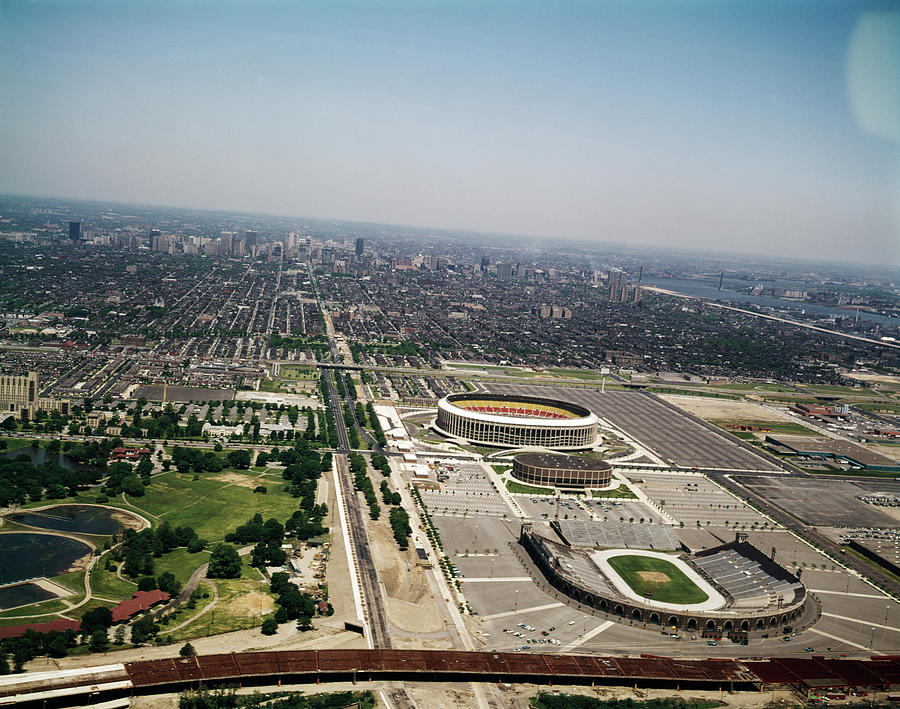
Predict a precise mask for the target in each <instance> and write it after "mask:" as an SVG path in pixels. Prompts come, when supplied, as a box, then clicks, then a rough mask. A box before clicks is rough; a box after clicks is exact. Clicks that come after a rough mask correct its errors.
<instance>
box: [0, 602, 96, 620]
mask: <svg viewBox="0 0 900 709" xmlns="http://www.w3.org/2000/svg"><path fill="white" fill-rule="evenodd" d="M71 598H74V599H75V601H76V602H77V601H78V596H72V597H71ZM68 607H69V606H68V605H66V604H65V603H63V602H62V601H61V600H59V599H58V598H52V599H50V600H49V601H44V602H43V603H35V604H33V605H30V606H24V607H21V608H12V609H10V610H7V611H3V612H2V613H0V625H4V626H5V625H18V624H19V623H42V622H44V621H48V622H49V621H51V620H56V618H55V617H53V616H49V617H47V618H23V617H22V616H25V615H40V614H41V613H62V612H63V611H64V610H65V609H66V608H68Z"/></svg>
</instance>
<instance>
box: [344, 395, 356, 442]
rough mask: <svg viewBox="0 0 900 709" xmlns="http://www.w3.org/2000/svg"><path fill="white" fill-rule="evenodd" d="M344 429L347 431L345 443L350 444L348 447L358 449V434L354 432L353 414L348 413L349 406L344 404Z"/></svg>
mask: <svg viewBox="0 0 900 709" xmlns="http://www.w3.org/2000/svg"><path fill="white" fill-rule="evenodd" d="M344 428H346V429H347V442H348V443H349V444H350V447H351V448H359V434H358V433H357V432H356V426H355V425H354V422H353V412H352V411H350V405H349V404H344Z"/></svg>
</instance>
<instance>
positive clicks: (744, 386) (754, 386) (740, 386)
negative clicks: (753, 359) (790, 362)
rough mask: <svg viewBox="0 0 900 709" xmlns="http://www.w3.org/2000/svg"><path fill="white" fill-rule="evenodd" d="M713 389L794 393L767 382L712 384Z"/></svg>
mask: <svg viewBox="0 0 900 709" xmlns="http://www.w3.org/2000/svg"><path fill="white" fill-rule="evenodd" d="M711 386H712V387H713V388H715V389H731V390H733V391H777V392H785V393H790V392H792V391H794V389H791V388H790V387H786V386H783V385H781V384H769V383H767V382H725V383H722V384H712V385H711Z"/></svg>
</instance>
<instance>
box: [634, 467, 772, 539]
mask: <svg viewBox="0 0 900 709" xmlns="http://www.w3.org/2000/svg"><path fill="white" fill-rule="evenodd" d="M629 477H630V478H631V479H633V480H634V479H640V480H642V481H643V482H642V483H641V484H640V485H639V487H640V488H641V489H642V490H643V491H644V493H646V495H647V497H649V498H650V499H652V500H653V501H654V502H656V503H657V504H658V505H659V506H660V507H661V508H662V509H664V510H665V511H666V514H668V515H670V516H671V517H673V518H674V519H675V520H677V521H678V522H683V523H684V525H685V526H694V527H696V526H703V527H706V526H713V527H719V526H721V527H724V526H728V527H731V528H735V527H739V528H744V527H747V528H752V527H753V526H754V525H756V526H758V527H763V526H766V527H768V526H770V525H771V523H770V522H769V520H767V519H766V518H765V517H763V516H762V515H761V514H759V513H758V512H756V511H755V510H754V509H753V508H751V507H748V506H747V505H746V504H744V503H743V502H741V501H740V500H738V499H737V498H736V497H733V496H732V495H730V494H729V493H728V492H726V491H725V490H723V489H722V488H720V487H719V486H718V485H716V484H715V483H713V482H711V481H710V480H709V479H708V478H706V477H705V476H703V475H699V474H690V473H655V472H654V473H651V472H643V471H642V472H640V473H629ZM726 522H727V524H726ZM698 523H699V525H698Z"/></svg>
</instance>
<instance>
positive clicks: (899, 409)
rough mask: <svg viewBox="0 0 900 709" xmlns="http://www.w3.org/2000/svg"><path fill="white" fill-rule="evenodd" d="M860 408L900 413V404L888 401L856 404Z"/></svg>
mask: <svg viewBox="0 0 900 709" xmlns="http://www.w3.org/2000/svg"><path fill="white" fill-rule="evenodd" d="M854 406H856V407H857V408H858V409H863V410H865V411H875V412H882V413H889V414H900V404H888V403H878V404H854Z"/></svg>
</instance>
